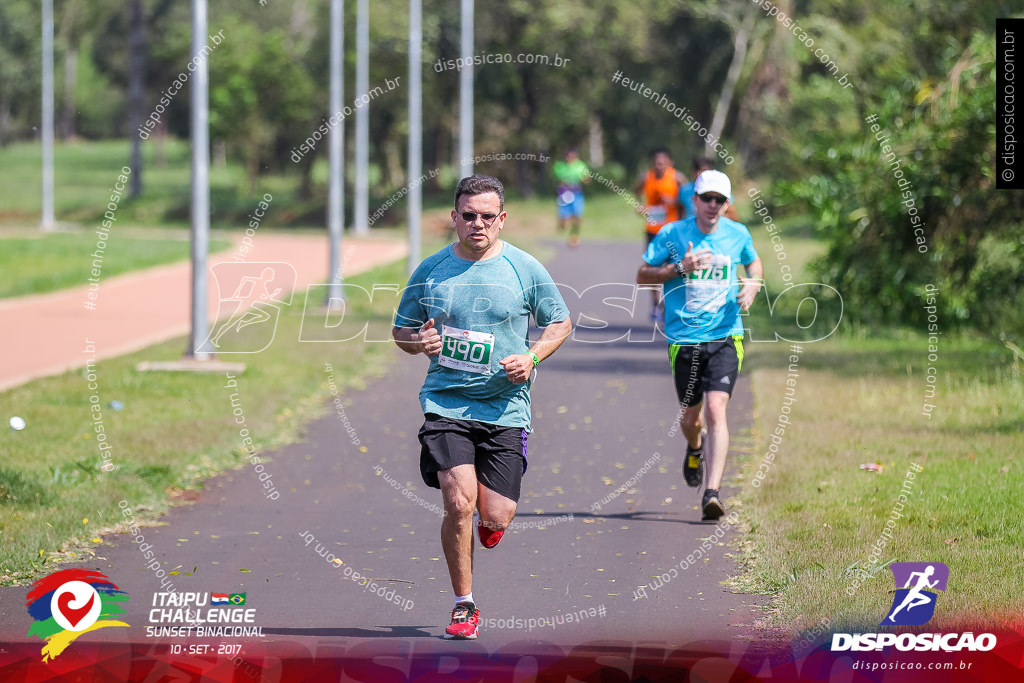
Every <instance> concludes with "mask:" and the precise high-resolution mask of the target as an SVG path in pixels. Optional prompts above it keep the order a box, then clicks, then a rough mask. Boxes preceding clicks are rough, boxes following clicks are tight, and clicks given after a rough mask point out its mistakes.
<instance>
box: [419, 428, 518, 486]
mask: <svg viewBox="0 0 1024 683" xmlns="http://www.w3.org/2000/svg"><path fill="white" fill-rule="evenodd" d="M526 436H527V431H526V430H525V429H523V428H522V427H502V426H501V425H494V424H489V423H487V422H477V421H475V420H454V419H451V418H448V417H442V416H440V415H436V414H434V413H427V414H426V415H424V421H423V426H422V427H421V428H420V433H419V438H420V445H421V448H420V474H421V475H423V483H425V484H426V485H427V486H432V487H433V488H435V489H439V488H441V484H440V482H439V481H438V479H437V473H438V472H439V471H441V470H447V469H451V468H452V467H455V466H456V465H473V466H475V467H476V477H477V479H478V480H479V481H480V483H481V484H483V485H484V486H486V487H487V488H489V489H491V490H492V491H494V492H495V493H500V494H501V495H503V496H505V497H506V498H510V499H512V500H514V501H516V502H517V503H518V502H519V492H520V486H521V485H522V481H523V473H525V472H526Z"/></svg>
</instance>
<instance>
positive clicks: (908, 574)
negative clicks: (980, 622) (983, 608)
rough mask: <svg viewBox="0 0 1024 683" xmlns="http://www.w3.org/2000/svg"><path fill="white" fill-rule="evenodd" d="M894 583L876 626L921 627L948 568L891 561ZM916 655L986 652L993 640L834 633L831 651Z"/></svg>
mask: <svg viewBox="0 0 1024 683" xmlns="http://www.w3.org/2000/svg"><path fill="white" fill-rule="evenodd" d="M889 568H890V569H891V570H892V575H893V578H894V579H895V580H896V594H895V595H894V596H893V599H892V606H891V607H890V608H889V613H888V614H886V615H885V619H883V620H882V623H881V624H879V626H921V625H922V624H926V623H928V621H929V620H931V618H932V617H933V616H934V615H935V602H936V600H937V598H938V593H935V592H934V591H935V590H940V591H944V590H946V582H947V581H948V580H949V567H947V566H946V565H944V564H943V563H941V562H894V563H893V564H891V565H889ZM893 646H895V648H896V649H897V650H900V651H904V652H906V651H909V650H914V651H917V652H937V651H938V650H942V651H944V652H960V651H964V650H966V651H968V652H978V651H981V652H987V651H988V650H991V649H993V648H994V647H995V646H996V637H995V635H993V634H991V633H982V634H979V635H978V636H977V637H975V635H974V634H973V633H972V632H970V631H966V632H964V633H833V634H832V648H831V649H832V651H833V652H839V651H843V650H851V651H854V652H867V651H870V650H874V651H876V652H880V651H882V650H884V649H885V648H887V647H893Z"/></svg>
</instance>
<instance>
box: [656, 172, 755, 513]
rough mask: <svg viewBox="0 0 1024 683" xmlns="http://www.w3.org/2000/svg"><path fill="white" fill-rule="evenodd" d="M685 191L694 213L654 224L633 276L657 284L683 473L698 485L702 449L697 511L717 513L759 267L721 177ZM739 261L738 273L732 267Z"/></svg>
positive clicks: (704, 176)
mask: <svg viewBox="0 0 1024 683" xmlns="http://www.w3.org/2000/svg"><path fill="white" fill-rule="evenodd" d="M693 194H694V199H695V204H696V208H697V211H696V213H695V214H694V215H693V216H690V217H689V218H686V219H684V220H681V221H676V222H674V223H669V224H668V225H666V226H664V227H663V228H662V229H661V231H660V232H659V233H658V235H657V236H656V237H655V238H654V241H653V242H651V244H650V246H648V248H647V253H645V254H644V264H643V265H642V266H640V270H639V271H638V272H637V283H638V284H642V285H645V284H662V283H664V285H665V335H666V336H667V337H668V343H669V347H668V349H669V360H670V362H671V365H672V374H673V377H674V379H675V387H676V394H677V395H678V397H679V402H680V404H681V405H682V407H683V415H682V419H681V420H680V424H681V426H682V428H683V434H684V435H685V436H686V440H687V443H688V446H687V453H686V458H685V460H684V462H683V476H684V478H685V479H686V483H687V484H688V485H689V486H692V487H699V486H700V484H701V481H702V480H703V478H704V457H705V455H706V456H707V458H708V463H709V466H708V473H707V474H708V477H707V488H706V489H705V491H704V496H703V498H702V501H701V506H702V510H703V514H702V518H703V519H705V520H717V519H718V518H719V517H721V516H722V515H723V514H724V513H725V508H724V506H723V505H722V500H721V496H720V495H719V488H720V486H721V483H722V474H723V473H724V471H725V459H726V454H727V453H728V450H729V428H728V425H727V423H726V408H727V406H728V404H729V398H730V397H731V396H732V390H733V387H734V386H736V377H737V376H738V375H739V371H740V366H741V364H742V362H743V342H742V339H743V321H742V319H741V318H740V311H741V310H743V311H746V310H748V309H749V308H750V306H751V304H753V303H754V297H755V296H756V295H757V293H758V291H759V290H760V289H761V278H762V277H763V275H764V271H763V268H762V266H761V259H760V258H759V257H758V255H757V252H756V251H755V250H754V243H753V241H752V240H751V237H750V232H749V231H748V230H747V228H746V227H745V226H743V225H742V224H740V223H737V222H736V221H733V220H730V219H728V218H725V217H724V216H723V214H724V213H725V212H726V210H727V209H728V207H729V200H730V198H731V197H732V183H731V182H730V181H729V177H728V176H726V175H725V174H724V173H722V172H721V171H704V172H703V173H701V174H700V175H699V176H697V180H696V181H695V182H694V188H693ZM740 264H743V266H744V268H745V269H746V274H747V277H745V278H741V277H739V276H738V273H737V272H736V271H737V267H738V266H739V265H740ZM741 285H742V286H741ZM702 407H704V416H705V417H706V420H707V429H704V424H703V422H704V419H705V417H702V413H701V408H702ZM705 440H706V443H705Z"/></svg>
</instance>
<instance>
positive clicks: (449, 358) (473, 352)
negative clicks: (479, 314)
mask: <svg viewBox="0 0 1024 683" xmlns="http://www.w3.org/2000/svg"><path fill="white" fill-rule="evenodd" d="M493 350H494V335H493V334H484V333H483V332H473V331H472V330H460V329H459V328H457V327H448V326H447V325H442V326H441V355H440V356H438V358H437V362H438V363H440V364H441V365H443V366H445V367H446V368H452V369H454V370H466V371H467V372H476V373H480V374H485V373H489V372H490V371H491V352H492V351H493Z"/></svg>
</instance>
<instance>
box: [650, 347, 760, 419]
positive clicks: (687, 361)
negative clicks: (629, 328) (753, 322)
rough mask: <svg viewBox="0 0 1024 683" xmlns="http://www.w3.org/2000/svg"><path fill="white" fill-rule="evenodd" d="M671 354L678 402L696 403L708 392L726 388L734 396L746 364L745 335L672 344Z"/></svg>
mask: <svg viewBox="0 0 1024 683" xmlns="http://www.w3.org/2000/svg"><path fill="white" fill-rule="evenodd" d="M668 357H669V362H670V363H671V364H672V376H673V378H674V379H675V384H676V395H677V396H678V397H679V402H680V403H681V404H683V405H684V406H686V407H690V406H695V405H697V404H698V403H700V402H701V401H702V400H704V392H706V391H724V392H725V393H727V394H729V396H732V389H733V387H735V386H736V378H737V377H739V374H740V366H741V365H742V364H743V337H742V336H738V335H737V336H735V337H725V338H724V339H717V340H715V341H708V342H701V343H699V344H669V347H668Z"/></svg>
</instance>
